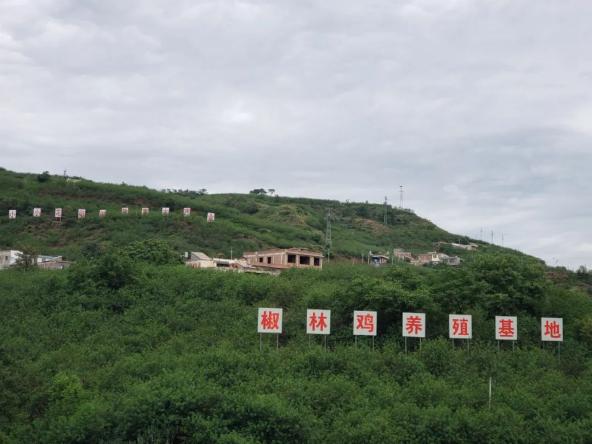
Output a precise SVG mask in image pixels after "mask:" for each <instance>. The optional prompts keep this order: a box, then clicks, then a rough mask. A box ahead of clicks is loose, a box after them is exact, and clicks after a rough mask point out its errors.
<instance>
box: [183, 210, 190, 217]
mask: <svg viewBox="0 0 592 444" xmlns="http://www.w3.org/2000/svg"><path fill="white" fill-rule="evenodd" d="M183 216H191V208H183Z"/></svg>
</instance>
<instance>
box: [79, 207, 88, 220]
mask: <svg viewBox="0 0 592 444" xmlns="http://www.w3.org/2000/svg"><path fill="white" fill-rule="evenodd" d="M85 217H86V210H85V209H84V208H79V209H78V219H84V218H85Z"/></svg>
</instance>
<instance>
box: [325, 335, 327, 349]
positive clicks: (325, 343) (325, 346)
mask: <svg viewBox="0 0 592 444" xmlns="http://www.w3.org/2000/svg"><path fill="white" fill-rule="evenodd" d="M325 351H327V335H325Z"/></svg>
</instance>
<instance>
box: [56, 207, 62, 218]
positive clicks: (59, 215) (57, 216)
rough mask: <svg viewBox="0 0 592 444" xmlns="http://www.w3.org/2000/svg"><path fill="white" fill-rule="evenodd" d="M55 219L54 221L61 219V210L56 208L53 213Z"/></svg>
mask: <svg viewBox="0 0 592 444" xmlns="http://www.w3.org/2000/svg"><path fill="white" fill-rule="evenodd" d="M54 215H55V218H56V219H61V218H62V209H61V208H56V209H55V212H54Z"/></svg>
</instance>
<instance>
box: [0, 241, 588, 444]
mask: <svg viewBox="0 0 592 444" xmlns="http://www.w3.org/2000/svg"><path fill="white" fill-rule="evenodd" d="M167 248H168V247H166V245H165V246H163V245H162V244H161V245H159V244H158V243H152V242H146V243H143V244H136V245H134V246H133V248H130V249H129V250H127V251H134V252H135V253H136V254H132V255H130V254H124V252H122V251H112V250H107V251H102V252H99V253H96V254H95V255H94V256H92V259H84V260H81V261H79V262H78V263H77V264H76V265H74V266H73V267H72V268H71V269H69V270H67V271H63V272H46V271H28V272H26V271H21V270H16V269H15V270H10V271H5V272H2V273H0V312H1V313H2V323H1V324H0V361H1V365H0V441H3V442H9V443H10V442H19V443H20V442H49V443H62V442H77V443H89V442H135V443H146V442H155V443H165V442H177V443H181V442H208V443H209V442H228V443H230V442H233V443H234V442H282V443H286V442H295V443H296V442H298V443H299V442H348V443H349V442H358V441H362V440H363V441H365V442H380V443H387V442H433V443H438V442H467V443H468V442H540V441H542V442H545V441H552V442H582V443H583V442H590V441H591V440H592V415H591V412H592V355H591V352H592V348H591V344H592V302H591V300H590V298H589V297H588V296H587V295H585V293H583V292H581V291H579V290H575V289H572V288H569V287H565V286H559V285H556V284H553V283H552V282H550V281H549V280H548V279H547V277H546V275H545V270H544V269H543V267H542V266H541V265H540V264H539V263H537V262H536V261H531V260H527V259H524V258H519V257H517V256H511V255H505V256H502V255H481V256H476V257H475V258H474V259H472V260H469V261H468V262H467V263H466V264H465V266H464V267H462V268H456V269H453V268H449V267H438V268H428V269H418V268H415V267H412V266H406V265H404V264H401V265H396V266H393V267H390V266H389V267H385V268H380V269H377V268H372V267H367V266H363V265H358V266H351V265H349V266H346V265H334V266H330V267H327V268H326V269H325V270H323V271H320V272H319V271H314V270H292V271H290V272H287V273H284V274H282V275H281V276H280V277H272V276H258V275H256V276H253V275H248V274H234V273H222V272H215V271H213V272H212V271H206V270H204V271H200V270H193V269H188V268H185V267H183V266H180V265H160V266H157V265H154V264H151V263H149V262H150V261H152V260H154V261H157V262H159V261H162V258H163V257H166V253H164V252H166V251H167ZM158 250H161V253H159V254H157V252H158ZM134 256H136V257H135V258H134ZM259 306H272V307H273V306H277V307H283V308H284V316H285V319H284V334H283V335H281V338H280V348H279V350H276V349H275V339H274V338H273V337H264V350H263V352H259V343H258V335H257V334H256V310H257V307H259ZM312 307H317V308H329V309H331V310H332V327H333V334H332V335H331V336H330V337H329V343H328V350H325V349H324V348H323V346H322V342H321V340H320V338H312V343H309V340H308V338H307V337H306V334H305V311H306V308H312ZM354 309H375V310H378V315H379V336H378V337H377V340H376V348H375V350H372V348H371V345H370V344H371V343H370V342H369V341H368V340H366V341H365V340H359V341H358V345H357V346H354V341H353V337H352V335H351V323H352V311H353V310H354ZM402 311H425V312H426V313H427V319H428V338H427V340H426V341H424V342H423V345H422V348H421V350H418V348H417V345H418V344H417V343H416V342H412V343H410V345H411V348H412V349H413V350H412V351H410V352H409V353H408V354H405V353H404V352H403V346H402V341H401V337H400V328H401V325H400V318H401V312H402ZM452 312H457V313H470V314H472V315H473V319H474V338H475V339H474V340H473V341H472V343H471V347H470V350H467V348H466V346H465V344H462V343H461V342H460V341H458V342H457V343H456V345H455V346H453V344H452V343H451V342H450V341H449V340H448V339H445V338H446V336H447V315H448V313H452ZM500 313H502V314H515V315H517V316H519V342H518V345H517V347H516V350H515V351H514V352H513V351H512V349H511V347H509V344H502V348H501V351H497V347H496V344H495V342H494V341H493V337H494V330H493V321H492V316H494V315H495V314H500ZM540 315H548V316H558V317H563V318H564V322H565V331H566V341H565V342H564V343H563V344H562V348H561V359H559V357H558V356H557V352H556V348H555V345H550V344H547V345H546V346H545V347H542V348H541V345H540V342H539V337H540V336H539V335H540V333H539V330H538V329H539V319H538V317H539V316H540ZM489 377H492V378H493V381H494V387H493V400H492V404H491V408H490V407H489V406H488V395H487V390H488V380H489Z"/></svg>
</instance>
